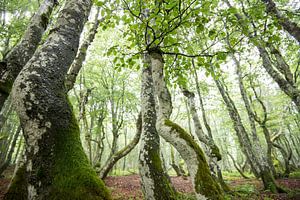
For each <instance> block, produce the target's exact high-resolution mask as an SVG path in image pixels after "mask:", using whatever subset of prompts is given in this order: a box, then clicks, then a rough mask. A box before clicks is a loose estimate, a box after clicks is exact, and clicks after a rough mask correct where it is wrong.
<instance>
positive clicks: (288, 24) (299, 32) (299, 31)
mask: <svg viewBox="0 0 300 200" xmlns="http://www.w3.org/2000/svg"><path fill="white" fill-rule="evenodd" d="M262 2H264V3H265V4H266V11H267V13H269V14H271V16H272V17H273V18H274V19H275V20H278V23H279V24H280V25H281V26H282V27H283V29H284V30H286V31H287V32H288V33H289V34H290V35H291V36H292V37H294V38H295V39H296V40H297V41H298V43H299V44H300V27H299V26H298V25H297V24H296V23H295V22H292V21H291V20H289V18H287V17H285V16H283V15H282V13H281V12H280V11H279V10H278V9H277V7H276V4H275V3H274V1H273V0H262Z"/></svg>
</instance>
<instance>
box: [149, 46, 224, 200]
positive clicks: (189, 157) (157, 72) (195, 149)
mask: <svg viewBox="0 0 300 200" xmlns="http://www.w3.org/2000/svg"><path fill="white" fill-rule="evenodd" d="M149 53H150V57H151V65H152V76H153V80H154V88H155V95H156V97H157V98H158V108H159V109H158V110H159V111H158V119H157V122H156V127H157V129H158V132H159V134H160V135H161V136H162V137H163V138H164V139H165V140H166V141H168V142H170V143H171V144H172V145H173V146H174V147H175V148H176V149H177V151H178V152H179V153H180V155H181V156H182V158H183V159H184V160H185V162H186V164H187V167H188V170H189V173H190V175H191V178H192V183H193V186H194V190H195V192H196V197H197V199H199V200H200V199H207V198H210V199H216V200H217V199H224V196H223V192H222V189H221V188H220V186H219V184H218V183H217V182H216V181H215V180H214V178H213V177H212V176H211V174H210V170H209V167H208V163H207V161H206V158H205V155H204V153H203V151H202V150H201V148H200V147H199V145H198V144H197V143H196V142H195V141H194V140H193V138H192V137H191V135H190V134H188V133H187V132H186V131H185V130H184V129H182V128H181V127H180V126H179V125H177V124H175V123H173V122H172V121H171V120H170V119H169V118H170V115H171V113H172V102H171V95H170V93H169V91H168V88H167V86H166V83H165V81H164V75H163V57H162V54H161V51H160V50H159V49H152V50H151V51H150V52H149Z"/></svg>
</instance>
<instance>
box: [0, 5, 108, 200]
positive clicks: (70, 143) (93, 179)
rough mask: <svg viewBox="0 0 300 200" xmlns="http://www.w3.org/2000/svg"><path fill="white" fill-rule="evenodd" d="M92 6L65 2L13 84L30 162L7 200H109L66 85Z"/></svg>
mask: <svg viewBox="0 0 300 200" xmlns="http://www.w3.org/2000/svg"><path fill="white" fill-rule="evenodd" d="M91 5H92V2H91V1H90V0H70V1H67V2H66V4H65V7H64V8H63V9H62V11H61V12H60V14H59V16H58V19H57V23H56V26H55V27H54V28H53V29H52V31H50V34H49V36H48V39H47V40H46V41H45V43H44V44H43V45H42V46H41V48H39V49H38V50H37V51H36V52H35V54H34V55H33V57H32V58H31V59H30V61H29V62H28V63H27V64H26V66H25V67H24V68H23V69H22V71H21V72H20V74H19V75H18V77H17V79H16V81H15V84H14V87H13V90H12V95H13V102H14V105H15V107H16V111H17V113H18V115H19V117H20V121H21V125H22V127H23V133H24V137H25V141H26V163H25V166H24V167H22V168H20V170H19V171H18V173H17V175H16V176H15V177H14V181H13V183H12V184H11V186H10V188H9V191H8V193H7V194H6V196H5V199H25V198H27V199H31V200H35V199H39V200H44V199H61V200H63V199H85V200H89V199H93V200H95V199H99V200H100V199H101V200H102V199H110V196H109V193H108V191H107V190H106V188H105V186H104V184H103V182H102V181H101V180H100V179H99V178H98V177H97V175H96V173H95V172H94V171H93V169H92V167H91V166H90V164H89V162H88V159H87V157H86V155H85V153H84V151H83V148H82V146H81V142H80V137H79V127H78V124H77V122H76V119H75V116H74V114H73V110H72V107H71V105H70V103H69V101H68V98H67V94H66V89H65V87H64V80H65V76H66V73H67V71H68V67H69V66H70V65H71V63H72V61H73V59H74V58H75V55H76V51H77V48H78V43H79V37H80V33H81V31H82V28H83V25H84V23H85V21H86V18H87V16H88V14H89V11H90V8H91ZM20 191H21V192H20Z"/></svg>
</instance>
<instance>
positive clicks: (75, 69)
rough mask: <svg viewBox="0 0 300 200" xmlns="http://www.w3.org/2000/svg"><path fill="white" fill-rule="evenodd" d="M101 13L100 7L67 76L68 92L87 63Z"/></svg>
mask: <svg viewBox="0 0 300 200" xmlns="http://www.w3.org/2000/svg"><path fill="white" fill-rule="evenodd" d="M99 11H100V7H98V8H97V11H96V15H95V19H94V22H93V26H92V28H91V29H90V30H89V32H88V36H87V37H86V39H85V40H84V41H83V43H82V44H81V45H80V48H79V49H78V52H77V55H76V58H75V59H74V61H73V63H72V65H71V66H70V69H69V71H68V74H67V76H66V81H65V84H66V88H67V90H68V91H70V90H71V89H72V88H73V87H74V84H75V82H76V77H77V75H78V73H79V71H80V69H81V68H82V65H83V62H84V61H85V58H86V53H87V50H88V48H89V46H90V45H91V43H92V42H93V41H94V39H95V36H96V34H97V29H98V26H99V19H98V18H99Z"/></svg>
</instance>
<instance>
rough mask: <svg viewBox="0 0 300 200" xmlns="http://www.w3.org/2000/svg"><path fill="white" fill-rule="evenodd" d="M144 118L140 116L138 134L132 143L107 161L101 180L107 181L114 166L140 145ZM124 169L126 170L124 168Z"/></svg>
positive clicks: (101, 171)
mask: <svg viewBox="0 0 300 200" xmlns="http://www.w3.org/2000/svg"><path fill="white" fill-rule="evenodd" d="M141 129H142V116H141V114H139V117H138V120H137V123H136V134H135V136H134V138H133V139H132V141H131V142H130V143H129V144H128V145H126V146H125V147H124V148H123V149H121V150H120V151H118V152H117V153H115V154H114V155H112V157H111V158H110V159H109V160H108V161H107V163H106V165H105V166H103V167H102V168H101V170H100V178H101V179H105V178H106V177H107V175H108V173H109V172H110V171H111V169H112V168H113V166H114V165H115V164H116V163H117V162H118V161H119V160H120V159H121V158H123V157H125V156H126V155H127V154H129V153H130V152H131V151H132V150H133V149H134V148H135V146H136V145H137V144H138V143H139V141H140V137H141V133H142V130H141ZM123 169H124V168H123Z"/></svg>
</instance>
